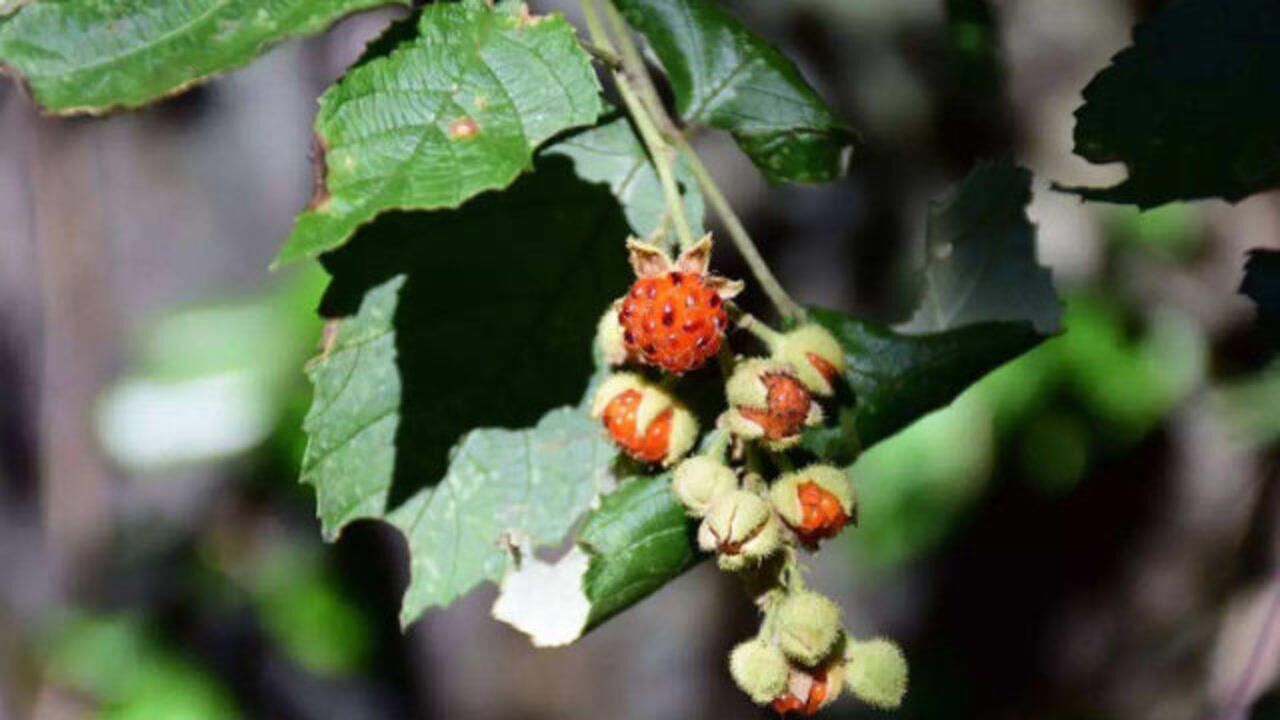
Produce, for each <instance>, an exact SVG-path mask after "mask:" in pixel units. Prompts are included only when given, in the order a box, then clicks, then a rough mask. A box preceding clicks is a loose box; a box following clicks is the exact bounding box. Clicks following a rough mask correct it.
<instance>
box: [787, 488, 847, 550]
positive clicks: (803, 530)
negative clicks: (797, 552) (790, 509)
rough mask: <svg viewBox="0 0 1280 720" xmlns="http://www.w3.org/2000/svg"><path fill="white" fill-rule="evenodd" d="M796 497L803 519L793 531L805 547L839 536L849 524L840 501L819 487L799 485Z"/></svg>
mask: <svg viewBox="0 0 1280 720" xmlns="http://www.w3.org/2000/svg"><path fill="white" fill-rule="evenodd" d="M797 495H798V496H799V498H800V509H801V512H803V513H804V517H803V519H802V520H801V521H800V524H799V525H798V526H796V528H795V531H796V534H797V535H799V536H800V539H801V540H802V541H804V543H805V544H806V545H816V544H817V543H818V541H819V540H825V539H827V538H833V537H835V536H836V535H839V534H840V531H841V530H842V529H844V526H845V524H846V523H848V522H849V514H848V513H846V512H845V511H844V507H843V506H842V505H841V503H840V499H839V498H837V497H836V496H835V495H834V494H833V493H831V492H829V491H828V490H826V489H824V488H823V487H822V486H821V485H818V484H817V483H813V482H806V483H801V484H800V487H799V489H798V490H797Z"/></svg>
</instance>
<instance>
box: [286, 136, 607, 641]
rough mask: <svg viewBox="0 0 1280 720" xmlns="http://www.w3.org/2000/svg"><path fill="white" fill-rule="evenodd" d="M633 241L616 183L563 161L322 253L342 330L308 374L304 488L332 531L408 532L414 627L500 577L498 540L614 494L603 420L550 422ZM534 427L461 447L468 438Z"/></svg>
mask: <svg viewBox="0 0 1280 720" xmlns="http://www.w3.org/2000/svg"><path fill="white" fill-rule="evenodd" d="M626 232H627V227H626V225H625V223H624V221H623V219H622V217H621V214H620V213H619V212H618V208H617V204H616V203H615V201H614V199H613V197H612V196H611V195H610V194H609V192H608V190H607V189H605V188H602V187H600V186H597V185H591V184H588V183H584V182H583V181H581V180H579V179H578V178H577V177H575V176H574V174H573V171H572V168H571V166H570V163H569V162H568V161H567V160H565V159H562V158H552V159H547V160H544V161H541V162H539V165H538V168H537V170H536V171H535V172H534V173H532V174H529V175H526V176H524V177H523V178H521V179H520V180H519V181H517V182H516V183H515V184H514V185H513V186H512V187H511V188H510V189H508V190H507V191H505V192H503V193H499V194H489V195H485V196H483V197H480V198H477V199H475V200H473V201H472V202H470V203H468V204H466V205H465V206H463V207H462V208H461V209H459V210H452V211H435V212H422V213H413V214H407V213H401V214H390V215H387V216H384V217H382V218H380V219H379V220H378V221H377V222H375V223H373V224H371V225H369V226H367V227H365V228H363V229H362V230H361V231H360V233H359V234H358V237H357V238H356V239H355V240H354V241H353V242H351V243H350V244H349V245H347V246H346V247H344V248H343V249H342V250H340V251H337V252H335V253H332V254H330V255H327V256H325V258H324V262H325V265H326V267H327V268H328V269H329V271H330V273H331V274H332V276H333V280H332V283H331V285H330V287H329V289H328V291H327V292H326V294H325V297H324V300H323V303H322V311H323V314H325V315H326V316H329V317H338V318H342V319H341V320H338V321H337V323H338V325H337V329H336V335H335V337H334V339H333V341H332V347H329V348H328V349H327V350H326V351H325V353H324V354H323V355H322V356H321V357H319V358H317V359H316V360H315V361H314V362H313V363H312V366H311V367H310V369H309V375H310V376H311V379H312V382H313V383H314V384H315V388H316V394H315V399H314V401H313V405H312V408H311V411H310V413H309V414H308V417H307V420H306V423H305V427H306V431H307V434H308V439H309V441H308V447H307V452H306V457H305V459H304V463H303V480H304V481H305V482H307V483H309V484H312V485H314V486H315V487H316V496H317V506H318V514H319V516H320V519H321V521H322V524H323V527H324V531H325V533H326V535H327V536H329V537H330V538H332V537H335V536H336V535H337V533H338V532H339V531H340V530H341V529H342V527H343V526H344V525H346V524H347V523H350V522H351V521H353V520H356V519H358V518H383V519H386V520H387V521H389V522H391V523H392V524H394V525H395V526H396V527H398V528H400V529H401V530H402V531H403V532H404V533H405V535H406V537H407V538H408V542H409V548H410V556H411V562H412V580H411V584H410V587H409V590H408V592H407V594H406V599H405V604H404V608H403V612H402V619H403V620H404V621H406V622H408V621H411V620H412V619H414V618H415V617H416V616H417V615H418V614H419V613H420V612H421V610H422V609H424V608H426V607H429V606H431V605H442V604H446V603H448V602H449V601H451V600H452V599H453V598H454V597H456V596H457V595H459V594H461V593H463V592H466V590H468V589H469V588H471V587H472V586H474V585H475V584H476V583H478V582H481V581H482V580H485V579H496V578H497V577H499V576H500V575H501V573H502V572H503V571H504V570H505V569H506V567H507V563H508V561H507V557H506V554H505V553H504V552H503V550H502V547H501V546H500V544H499V539H500V538H499V536H500V535H503V534H504V533H511V534H512V535H514V536H526V535H527V536H531V537H532V538H533V540H534V541H535V543H534V544H535V545H536V543H537V542H549V543H554V542H558V541H559V540H560V539H561V537H562V535H563V534H564V532H566V531H567V530H568V528H569V526H570V524H571V523H572V522H573V521H574V519H575V518H576V517H577V516H579V515H580V514H581V513H582V512H583V511H585V510H586V509H587V506H588V504H589V503H590V502H591V500H592V499H593V498H594V496H595V494H596V492H598V491H599V490H600V489H601V488H602V487H603V486H604V485H606V484H607V483H606V482H605V481H606V479H608V478H610V474H609V473H610V469H609V468H610V465H611V461H612V459H613V457H614V455H615V453H614V452H613V450H612V447H611V446H610V445H608V443H607V442H605V440H604V439H603V436H602V434H601V432H600V429H599V427H598V425H597V424H596V423H594V422H592V421H591V420H589V419H588V418H586V417H585V414H584V413H583V412H582V411H580V410H571V409H562V410H557V411H555V412H553V413H551V414H549V415H546V416H545V417H542V416H543V413H544V411H545V410H546V409H547V408H551V407H555V406H556V405H560V404H565V403H574V402H576V401H577V399H578V397H579V395H580V394H581V391H582V385H583V381H584V379H585V378H587V377H588V376H589V375H590V374H591V371H592V363H591V359H590V356H591V353H590V343H591V335H592V332H593V331H594V326H595V320H596V318H597V317H598V316H599V313H600V310H601V308H603V307H605V305H606V304H607V303H608V302H609V301H610V300H611V299H612V298H613V297H615V296H616V295H617V294H619V292H620V291H621V290H622V289H624V288H625V287H626V282H627V277H628V272H627V269H626V261H625V258H624V253H623V249H622V243H621V242H620V240H621V238H623V237H624V236H625V235H626ZM540 417H542V420H541V421H539V418H540ZM535 422H537V423H538V424H537V426H536V427H535V428H533V429H531V430H520V431H513V430H497V429H484V430H476V431H474V432H470V434H468V435H466V436H465V438H463V440H462V441H461V443H460V444H459V445H458V446H457V447H456V448H455V449H454V450H453V452H452V454H451V455H450V454H449V453H448V450H449V448H450V446H451V445H453V444H454V443H455V441H457V440H458V438H459V437H460V436H462V435H463V433H465V432H467V431H470V430H471V429H472V428H476V427H481V428H486V427H494V426H497V427H521V426H526V425H531V424H533V423H535ZM442 478H443V479H442ZM609 482H612V480H609Z"/></svg>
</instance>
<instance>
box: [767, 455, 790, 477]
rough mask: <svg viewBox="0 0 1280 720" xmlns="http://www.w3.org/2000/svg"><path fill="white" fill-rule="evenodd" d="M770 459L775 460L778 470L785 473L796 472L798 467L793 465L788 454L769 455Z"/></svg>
mask: <svg viewBox="0 0 1280 720" xmlns="http://www.w3.org/2000/svg"><path fill="white" fill-rule="evenodd" d="M769 457H771V458H772V459H773V464H774V465H777V466H778V469H779V470H781V471H782V472H784V473H789V472H794V471H795V469H796V466H795V465H792V464H791V458H789V457H787V456H786V453H780V452H776V453H769Z"/></svg>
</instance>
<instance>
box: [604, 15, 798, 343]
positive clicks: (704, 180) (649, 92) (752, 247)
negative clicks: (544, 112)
mask: <svg viewBox="0 0 1280 720" xmlns="http://www.w3.org/2000/svg"><path fill="white" fill-rule="evenodd" d="M586 1H588V0H584V2H586ZM593 1H597V2H598V1H600V0H593ZM602 4H603V6H604V11H605V14H606V15H608V17H609V20H610V23H611V24H612V25H613V28H614V32H615V33H616V34H617V36H618V46H619V47H620V48H621V51H620V59H621V61H622V67H623V72H624V73H625V75H626V76H627V77H631V78H635V79H636V83H637V84H638V85H639V91H640V95H641V100H642V102H643V104H644V106H645V108H646V109H647V110H648V115H649V116H650V117H651V119H652V121H653V122H654V123H656V124H657V126H658V127H659V128H661V129H662V133H663V135H665V136H666V142H664V143H663V144H664V145H667V146H668V147H670V145H668V143H671V144H674V146H675V148H676V150H678V151H679V154H680V155H681V156H683V158H684V161H685V165H686V166H687V167H688V168H689V171H690V173H692V174H693V177H694V179H695V180H697V181H698V185H699V186H700V187H701V188H702V193H703V195H705V196H706V197H707V200H708V201H710V203H711V207H713V208H714V209H715V211H716V215H718V216H719V217H720V221H721V222H723V223H724V227H725V230H727V231H728V232H729V239H730V240H732V241H733V244H734V246H735V247H736V248H737V249H738V254H739V255H741V256H742V259H743V260H745V261H746V262H747V267H748V268H750V269H751V274H752V275H754V276H755V278H756V281H757V282H759V283H760V287H761V289H762V290H764V293H765V295H767V296H768V297H769V301H770V302H772V303H773V306H774V307H775V308H776V309H777V311H778V314H780V315H782V316H784V317H789V318H794V319H796V320H801V319H803V318H804V308H802V307H801V306H800V305H799V304H798V303H796V301H795V300H792V299H791V296H790V295H788V294H787V291H786V290H785V289H783V287H782V283H780V282H778V279H777V278H776V277H774V275H773V272H772V271H771V270H770V269H769V264H768V263H766V262H765V261H764V258H763V257H761V255H760V251H759V250H758V249H757V248H756V244H755V242H754V241H753V240H752V239H751V235H750V234H749V233H748V232H747V228H746V226H744V225H743V224H742V220H741V219H740V218H739V217H738V214H737V213H735V212H734V211H733V207H732V206H731V205H729V201H728V200H726V199H725V196H724V193H723V192H721V191H720V186H719V185H717V184H716V181H715V178H713V177H711V173H710V172H709V171H708V170H707V167H706V165H703V164H702V159H701V158H699V157H698V153H697V152H695V151H694V149H693V147H692V146H690V145H689V142H688V141H687V140H686V139H685V137H684V135H683V134H682V133H681V132H680V130H679V128H677V127H676V124H675V122H674V121H673V120H672V119H671V116H670V115H668V114H667V109H666V107H664V106H663V104H662V99H661V98H659V97H658V91H657V89H656V88H654V86H653V79H652V78H651V77H650V76H649V70H648V68H646V67H645V64H644V58H643V57H641V55H640V51H639V50H638V49H637V48H636V44H635V41H634V40H632V39H631V33H630V32H629V31H628V30H627V26H626V21H625V20H624V19H623V17H622V14H621V13H619V12H618V9H617V8H616V7H614V5H613V3H612V2H609V1H608V0H605V1H604V2H603V3H602ZM596 20H597V22H598V21H599V18H598V17H597V18H596ZM587 24H588V25H590V24H591V18H590V16H588V19H587ZM606 49H612V46H606ZM615 74H617V73H615ZM624 100H625V97H624ZM628 109H630V106H629V105H628ZM632 114H633V115H634V114H635V112H634V111H632ZM636 125H637V126H639V125H640V123H639V122H637V123H636ZM668 202H670V200H668ZM681 210H682V211H683V208H681Z"/></svg>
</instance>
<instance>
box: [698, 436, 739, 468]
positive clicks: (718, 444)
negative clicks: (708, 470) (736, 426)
mask: <svg viewBox="0 0 1280 720" xmlns="http://www.w3.org/2000/svg"><path fill="white" fill-rule="evenodd" d="M732 439H733V438H732V437H730V435H729V432H728V431H727V430H724V429H723V428H717V429H716V430H713V431H712V432H711V437H710V438H708V439H707V448H706V450H704V451H703V452H702V454H703V455H705V456H707V457H709V458H711V459H712V460H715V461H717V462H724V456H725V453H726V452H727V451H728V450H729V442H730V441H731V440H732Z"/></svg>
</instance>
